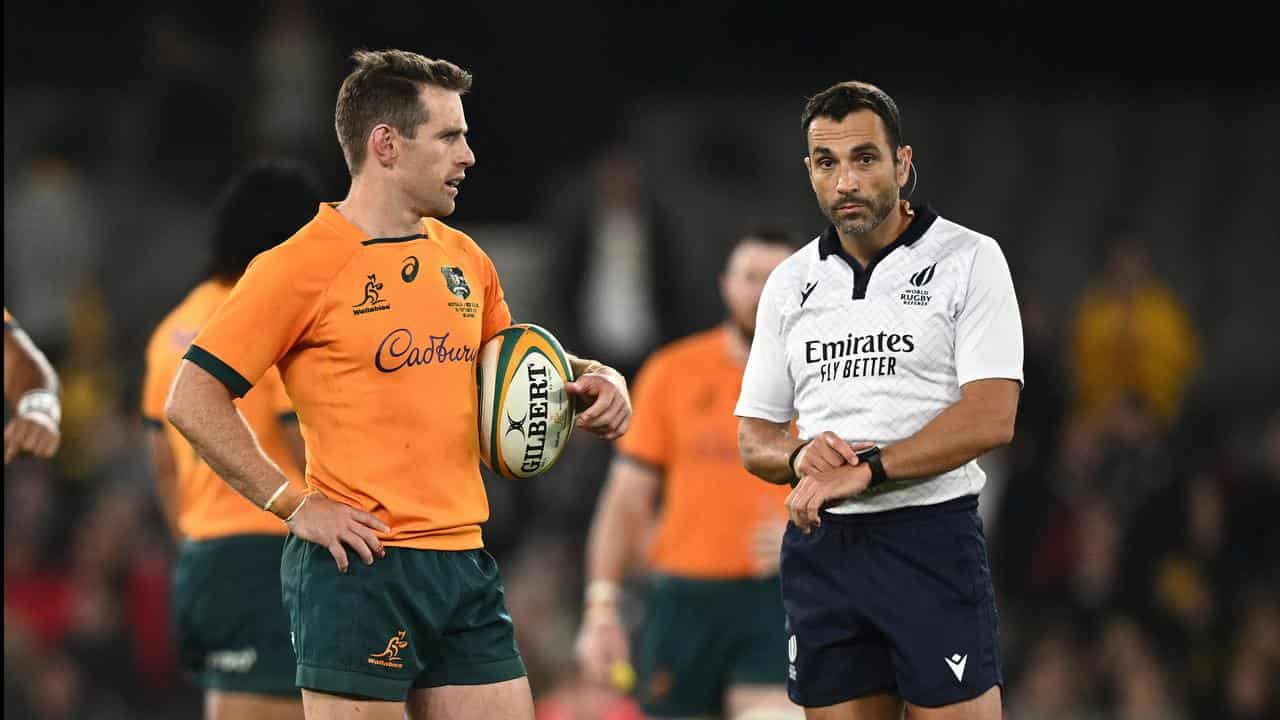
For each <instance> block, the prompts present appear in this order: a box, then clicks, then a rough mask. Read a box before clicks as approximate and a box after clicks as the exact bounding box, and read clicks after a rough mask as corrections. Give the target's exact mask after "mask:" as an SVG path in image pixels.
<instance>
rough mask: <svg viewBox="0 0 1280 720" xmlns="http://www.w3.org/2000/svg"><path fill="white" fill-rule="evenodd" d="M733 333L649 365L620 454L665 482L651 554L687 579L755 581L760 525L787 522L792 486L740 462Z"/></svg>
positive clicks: (701, 340)
mask: <svg viewBox="0 0 1280 720" xmlns="http://www.w3.org/2000/svg"><path fill="white" fill-rule="evenodd" d="M727 332H729V331H728V330H727V329H725V328H723V327H720V328H716V329H714V330H708V331H704V332H701V333H697V334H695V335H692V336H690V337H687V338H684V339H682V340H678V341H676V342H674V343H672V344H670V345H667V346H666V347H664V348H662V349H660V350H658V351H657V352H656V353H654V354H653V356H652V357H650V358H649V360H648V361H646V362H645V364H644V367H642V368H641V369H640V372H639V373H638V374H637V376H636V381H635V384H634V386H633V388H632V395H631V397H632V408H633V414H632V418H631V428H630V429H629V430H627V434H626V435H623V436H622V438H621V439H619V440H618V444H617V448H618V451H619V452H621V453H622V454H623V455H625V456H627V457H630V458H633V459H635V460H639V461H641V462H643V463H645V464H648V465H651V466H653V467H655V468H656V469H658V470H659V471H660V472H661V473H662V475H663V482H662V495H663V500H662V509H661V514H660V517H659V520H658V528H657V533H656V535H655V538H654V541H653V545H652V547H651V548H650V553H649V562H650V565H651V566H652V568H653V569H654V570H657V571H659V572H664V573H668V574H671V575H679V576H682V577H693V578H706V579H723V578H739V577H748V576H751V575H752V574H753V571H754V569H755V563H754V561H753V555H752V552H751V544H752V534H753V533H754V531H755V529H756V524H757V523H759V522H761V521H764V520H766V519H777V520H785V519H786V516H787V515H786V507H785V505H784V503H785V501H786V499H787V493H788V492H790V490H791V488H789V487H787V486H785V485H783V486H779V485H771V484H769V483H767V482H765V481H763V480H761V479H760V478H757V477H755V476H754V475H751V474H750V473H748V472H747V471H746V470H745V469H744V468H743V467H742V460H741V459H740V458H739V456H738V418H737V417H735V416H734V414H733V410H734V407H735V405H736V403H737V401H738V394H739V392H740V391H741V389H742V372H743V367H742V366H741V365H738V364H736V363H735V362H734V361H733V359H732V358H730V356H729V353H728V347H727V340H728V338H727V337H726V333H727Z"/></svg>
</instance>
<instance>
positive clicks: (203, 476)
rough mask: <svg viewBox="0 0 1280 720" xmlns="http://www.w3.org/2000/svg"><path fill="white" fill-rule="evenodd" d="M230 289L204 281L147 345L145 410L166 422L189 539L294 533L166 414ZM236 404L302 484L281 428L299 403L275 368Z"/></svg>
mask: <svg viewBox="0 0 1280 720" xmlns="http://www.w3.org/2000/svg"><path fill="white" fill-rule="evenodd" d="M230 293H231V286H230V285H227V284H223V283H220V282H217V281H208V282H205V283H202V284H200V285H198V286H197V287H196V288H195V289H194V290H192V291H191V292H190V293H189V294H188V295H187V297H186V299H185V300H183V301H182V303H181V304H180V305H178V307H176V308H175V309H174V310H173V311H172V312H170V313H169V314H168V315H167V316H166V317H165V319H164V320H163V321H161V323H160V325H159V326H158V327H157V328H156V330H155V332H154V333H152V335H151V341H150V342H149V343H148V344H147V373H146V378H145V379H144V380H143V385H142V416H143V418H145V419H146V420H147V421H148V422H149V423H151V424H153V425H155V426H159V427H163V428H164V432H165V436H166V437H167V438H168V440H169V446H170V447H172V448H173V456H174V461H175V464H176V465H177V470H178V528H179V530H180V531H181V532H182V535H183V537H185V538H187V539H190V540H209V539H212V538H218V537H225V536H228V535H261V534H268V535H285V534H287V533H288V528H286V527H285V524H284V523H282V522H280V519H279V518H277V517H275V516H274V515H272V514H271V513H268V512H264V511H263V510H262V508H259V507H256V506H255V505H254V504H253V503H251V502H249V500H247V499H246V498H245V497H244V496H243V495H241V494H240V493H238V492H236V491H235V490H234V489H232V487H231V486H230V485H228V484H227V483H226V481H224V480H223V479H222V478H220V477H218V475H217V474H215V473H214V472H213V469H212V468H210V467H209V466H208V465H207V464H205V462H204V461H203V460H201V459H200V458H198V457H197V456H196V451H195V449H194V448H192V447H191V445H190V444H188V443H187V440H186V438H184V437H182V434H181V433H179V432H178V430H177V429H176V428H174V427H173V426H172V425H170V424H169V423H168V422H167V421H165V418H164V403H165V399H166V398H167V397H168V395H169V386H170V385H172V384H173V377H174V375H176V374H177V372H178V365H179V363H181V362H182V354H183V353H185V352H186V351H187V348H188V347H189V346H190V345H191V341H192V340H194V339H195V337H196V333H197V332H199V330H200V328H201V327H202V326H203V325H204V324H205V323H206V322H207V321H208V320H209V318H210V316H212V315H213V313H214V311H215V310H217V309H218V306H220V305H221V304H222V303H223V301H225V300H226V299H227V296H228V295H229V294H230ZM236 408H238V409H239V410H240V412H241V414H243V415H244V417H245V420H247V421H248V423H249V427H251V428H253V434H254V435H256V436H257V437H258V443H259V444H260V445H262V449H263V451H265V452H266V453H267V455H268V456H269V457H270V458H271V460H272V461H273V462H275V464H277V465H279V466H280V469H281V470H283V471H284V473H285V474H286V475H287V476H289V479H290V480H293V481H295V482H296V483H297V484H298V485H299V486H301V485H302V469H301V468H299V467H298V466H297V463H295V462H294V459H293V456H292V455H291V454H290V452H289V448H288V446H287V445H286V443H285V440H284V437H283V435H282V434H281V429H280V421H281V418H282V415H286V414H288V415H292V413H293V407H292V405H290V403H289V397H288V396H287V395H286V394H285V392H284V384H283V383H281V381H280V375H279V373H278V372H276V370H275V369H274V368H273V369H271V370H270V371H269V372H268V373H267V374H266V375H265V376H264V377H263V380H262V382H261V383H259V384H258V386H257V387H255V388H254V389H253V392H251V393H249V394H248V395H245V396H244V397H243V398H241V399H239V400H236Z"/></svg>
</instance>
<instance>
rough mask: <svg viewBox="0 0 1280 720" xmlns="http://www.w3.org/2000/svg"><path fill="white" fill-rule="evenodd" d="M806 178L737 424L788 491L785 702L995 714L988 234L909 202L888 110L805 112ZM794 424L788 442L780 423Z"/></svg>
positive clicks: (999, 392) (1005, 305)
mask: <svg viewBox="0 0 1280 720" xmlns="http://www.w3.org/2000/svg"><path fill="white" fill-rule="evenodd" d="M801 121H802V127H803V130H804V133H805V138H806V141H807V147H808V155H807V157H805V161H804V162H805V167H806V168H807V169H808V172H809V181H810V183H811V184H812V186H813V191H814V194H815V195H816V196H817V199H818V204H819V206H820V207H821V209H822V211H823V213H824V214H825V215H826V216H827V217H828V218H829V219H830V221H831V225H830V227H828V228H827V230H826V231H825V232H823V233H822V235H820V236H819V237H818V238H816V239H814V240H813V241H812V242H810V243H809V244H808V245H806V246H805V247H804V248H802V249H801V250H800V251H798V252H797V253H795V254H794V255H792V256H791V257H790V258H788V259H787V260H786V261H785V262H783V263H782V264H781V265H779V266H778V268H777V269H776V270H774V271H773V273H772V274H771V275H770V277H769V280H768V282H767V284H766V285H765V289H764V294H763V297H762V298H761V301H760V310H759V317H758V319H757V322H756V334H755V339H754V342H753V344H752V347H751V355H750V358H749V360H748V363H747V369H746V373H745V376H744V379H743V384H742V394H741V396H740V397H739V400H738V405H737V410H736V414H737V415H738V416H739V417H740V418H741V420H740V424H739V434H738V437H739V450H740V452H741V455H742V459H743V463H744V464H745V465H746V467H747V469H748V470H750V471H751V472H752V473H754V474H756V475H759V476H760V477H762V478H764V479H765V480H768V481H769V482H773V483H778V484H781V483H791V484H793V485H794V489H793V490H792V491H791V494H790V495H789V496H788V498H787V510H788V513H789V515H790V520H791V523H790V524H789V525H788V528H787V532H786V535H785V536H784V538H783V543H782V566H781V579H782V598H783V606H784V608H785V610H786V632H787V636H788V638H787V640H788V642H787V648H786V652H787V659H788V663H789V664H788V683H787V690H788V693H789V695H790V696H791V699H792V700H793V701H795V702H796V703H798V704H800V705H802V706H804V707H805V712H806V716H807V717H808V718H809V720H827V719H832V720H836V719H839V720H855V719H857V720H862V719H864V718H869V719H879V718H884V719H885V720H889V719H890V718H895V719H896V718H900V717H901V716H902V712H903V705H904V703H905V705H906V706H907V707H908V708H910V714H911V717H912V718H923V719H926V720H927V719H929V718H943V717H945V718H948V719H951V718H962V719H969V718H973V719H982V720H997V719H998V718H1000V716H1001V695H1000V687H1001V686H1002V684H1003V676H1002V673H1001V667H1000V656H999V642H998V629H997V620H996V608H995V599H994V592H993V590H992V586H991V572H990V569H989V567H988V564H987V550H986V541H985V539H984V537H983V534H982V523H981V521H980V520H979V518H978V513H977V506H978V493H979V491H981V490H982V486H983V483H984V482H985V476H984V474H983V472H982V469H981V468H979V467H978V464H977V462H976V461H975V459H976V458H977V457H978V456H979V455H981V454H982V453H984V452H986V451H988V450H991V449H992V448H995V447H997V446H1000V445H1004V444H1006V443H1008V442H1009V441H1010V440H1011V439H1012V437H1013V425H1014V417H1015V415H1016V413H1017V406H1018V393H1019V391H1020V389H1021V383H1022V327H1021V322H1020V320H1019V315H1018V304H1017V299H1016V298H1015V297H1014V291H1013V282H1012V279H1011V278H1010V276H1009V268H1008V264H1007V263H1006V262H1005V259H1004V255H1003V254H1002V252H1001V251H1000V247H999V246H998V245H997V244H996V242H995V241H994V240H992V239H991V238H989V237H987V236H985V235H981V234H979V233H977V232H974V231H972V230H969V229H968V228H965V227H962V226H960V225H957V224H956V223H954V222H951V221H949V220H947V219H945V218H942V217H940V216H938V215H937V214H936V213H934V212H933V211H932V210H930V209H929V208H927V207H915V208H913V207H911V206H910V205H909V204H908V203H907V202H906V201H904V200H902V199H901V198H900V197H899V195H900V191H901V188H903V187H904V186H905V185H906V183H907V179H908V176H909V174H910V168H911V147H910V146H908V145H904V144H902V138H901V128H900V121H899V115H898V108H897V105H896V104H895V103H894V101H893V100H892V98H890V97H889V96H888V95H887V94H885V93H884V92H883V91H882V90H880V89H879V88H877V87H875V86H873V85H869V84H867V83H863V82H856V81H855V82H844V83H840V84H837V85H835V86H832V87H830V88H828V89H826V90H824V91H822V92H820V93H818V94H817V95H815V96H814V97H812V98H810V99H809V101H808V103H807V104H806V106H805V109H804V114H803V116H802V119H801ZM793 418H796V421H797V426H798V428H799V434H800V439H799V440H798V439H796V438H794V437H792V436H791V435H790V434H789V432H788V427H789V424H790V422H791V421H792V419H793Z"/></svg>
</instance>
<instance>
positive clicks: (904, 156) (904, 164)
mask: <svg viewBox="0 0 1280 720" xmlns="http://www.w3.org/2000/svg"><path fill="white" fill-rule="evenodd" d="M895 169H896V170H897V171H898V187H900V188H904V187H906V186H907V179H908V178H910V177H911V146H910V145H903V146H901V147H899V148H898V163H897V168H895Z"/></svg>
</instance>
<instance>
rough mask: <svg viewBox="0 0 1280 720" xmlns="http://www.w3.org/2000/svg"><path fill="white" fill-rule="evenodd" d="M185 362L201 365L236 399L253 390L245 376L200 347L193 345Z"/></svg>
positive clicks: (184, 356) (185, 357) (185, 356)
mask: <svg viewBox="0 0 1280 720" xmlns="http://www.w3.org/2000/svg"><path fill="white" fill-rule="evenodd" d="M182 357H183V359H184V360H190V361H191V362H193V363H195V364H196V365H199V366H200V367H201V368H203V369H204V371H205V372H207V373H209V374H210V375H212V376H214V377H216V378H218V381H219V382H221V383H222V384H223V385H226V386H227V389H228V390H230V391H231V394H232V395H234V396H235V397H244V394H245V393H247V392H249V390H251V389H252V388H253V383H251V382H249V381H248V380H245V379H244V376H243V375H241V374H240V373H238V372H236V371H235V368H232V367H231V366H230V365H228V364H226V363H224V362H222V361H221V360H219V359H218V356H216V355H214V354H213V353H211V352H209V351H208V350H205V349H204V348H202V347H200V346H199V345H195V344H192V345H191V347H190V348H188V349H187V354H186V355H183V356H182Z"/></svg>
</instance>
